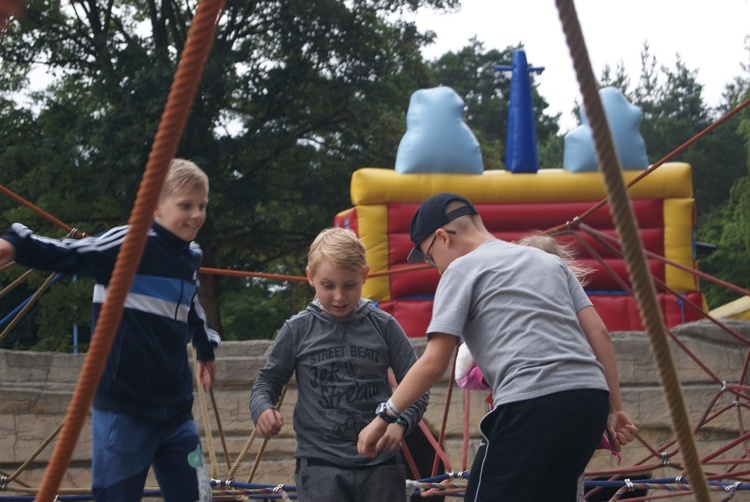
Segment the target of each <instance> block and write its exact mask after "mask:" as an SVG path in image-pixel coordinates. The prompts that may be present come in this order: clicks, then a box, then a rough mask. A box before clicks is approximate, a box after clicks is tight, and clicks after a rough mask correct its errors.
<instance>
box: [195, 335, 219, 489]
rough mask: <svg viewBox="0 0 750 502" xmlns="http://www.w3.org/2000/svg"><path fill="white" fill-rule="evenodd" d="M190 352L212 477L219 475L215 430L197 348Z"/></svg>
mask: <svg viewBox="0 0 750 502" xmlns="http://www.w3.org/2000/svg"><path fill="white" fill-rule="evenodd" d="M190 353H191V354H192V358H193V373H194V376H195V386H196V388H197V389H198V402H199V403H200V407H201V418H202V419H203V431H204V433H205V434H206V445H208V458H209V460H210V461H211V471H210V472H211V473H210V476H211V477H212V478H217V477H219V475H218V473H217V469H218V467H217V465H216V448H215V447H214V436H213V430H212V429H211V420H210V419H209V417H208V405H207V404H206V389H204V388H203V385H201V383H200V381H199V379H198V377H199V374H200V373H199V372H200V366H199V364H198V355H197V354H196V352H195V350H192V347H191V350H190Z"/></svg>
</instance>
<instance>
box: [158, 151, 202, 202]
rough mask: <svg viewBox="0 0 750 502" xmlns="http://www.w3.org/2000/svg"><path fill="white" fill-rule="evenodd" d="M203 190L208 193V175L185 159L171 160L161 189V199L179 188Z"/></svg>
mask: <svg viewBox="0 0 750 502" xmlns="http://www.w3.org/2000/svg"><path fill="white" fill-rule="evenodd" d="M184 186H187V187H190V188H203V189H205V190H206V193H208V175H207V174H206V173H205V172H204V171H203V170H202V169H201V168H200V167H198V165H197V164H196V163H195V162H193V161H191V160H186V159H172V161H171V162H170V163H169V171H168V172H167V177H166V179H165V180H164V185H162V188H161V197H166V196H167V195H169V194H171V193H172V192H174V191H175V190H177V189H178V188H181V187H184Z"/></svg>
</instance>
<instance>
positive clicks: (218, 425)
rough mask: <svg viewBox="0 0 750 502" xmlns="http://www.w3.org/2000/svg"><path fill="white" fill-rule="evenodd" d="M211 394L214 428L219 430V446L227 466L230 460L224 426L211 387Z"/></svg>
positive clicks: (229, 464) (230, 462) (230, 463)
mask: <svg viewBox="0 0 750 502" xmlns="http://www.w3.org/2000/svg"><path fill="white" fill-rule="evenodd" d="M209 396H211V406H213V410H214V417H215V418H216V429H217V430H218V431H219V437H220V438H221V447H222V449H223V450H224V461H225V462H226V463H227V468H229V466H231V465H232V460H231V459H230V458H229V448H227V440H226V437H225V436H224V428H223V427H222V425H221V417H220V416H219V407H218V406H216V396H215V395H214V389H213V387H211V389H210V391H209Z"/></svg>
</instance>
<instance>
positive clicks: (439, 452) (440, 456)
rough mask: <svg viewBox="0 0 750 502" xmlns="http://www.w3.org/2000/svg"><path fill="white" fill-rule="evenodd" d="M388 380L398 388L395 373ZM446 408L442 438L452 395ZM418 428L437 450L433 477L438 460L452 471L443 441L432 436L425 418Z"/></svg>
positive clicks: (392, 385) (446, 403) (446, 401)
mask: <svg viewBox="0 0 750 502" xmlns="http://www.w3.org/2000/svg"><path fill="white" fill-rule="evenodd" d="M388 380H389V381H390V382H391V387H393V388H394V389H397V388H398V382H396V377H395V376H394V375H393V373H390V372H389V373H388ZM450 380H453V378H451V379H450ZM449 385H450V384H449ZM445 406H446V407H445V411H444V412H443V428H442V430H441V433H440V434H441V436H442V434H443V432H444V431H445V423H446V417H447V415H448V408H449V407H450V394H448V397H446V400H445ZM418 426H419V429H420V430H421V431H422V434H424V437H425V438H426V439H427V442H428V443H430V446H432V448H433V449H434V450H435V460H434V463H433V473H432V475H433V476H434V475H435V473H434V471H435V469H436V468H437V465H438V459H440V460H442V461H443V466H444V467H445V468H446V469H448V470H451V467H450V465H451V464H450V460H448V455H446V454H445V451H444V450H443V444H442V441H438V440H436V439H435V437H434V436H433V435H432V431H431V430H430V428H429V427H427V424H426V423H425V421H424V418H423V419H422V420H420V421H419V424H418Z"/></svg>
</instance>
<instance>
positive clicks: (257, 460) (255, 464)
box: [247, 384, 289, 483]
mask: <svg viewBox="0 0 750 502" xmlns="http://www.w3.org/2000/svg"><path fill="white" fill-rule="evenodd" d="M288 386H289V384H287V385H285V386H284V389H283V390H282V391H281V396H279V402H278V403H276V408H277V409H279V410H280V409H281V404H282V403H283V402H284V396H285V395H286V389H287V387H288ZM253 434H256V431H255V429H253ZM267 444H268V439H266V438H264V439H263V443H262V444H261V445H260V449H259V450H258V453H257V454H256V455H255V462H253V468H252V469H251V470H250V475H249V476H248V477H247V482H248V483H252V482H253V478H254V477H255V471H257V470H258V465H260V458H261V457H262V456H263V452H264V451H265V449H266V445H267Z"/></svg>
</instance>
